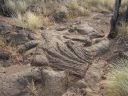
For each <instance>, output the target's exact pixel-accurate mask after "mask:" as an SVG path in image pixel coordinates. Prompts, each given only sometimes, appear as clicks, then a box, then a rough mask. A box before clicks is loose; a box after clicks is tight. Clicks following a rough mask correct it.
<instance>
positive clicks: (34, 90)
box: [27, 80, 38, 96]
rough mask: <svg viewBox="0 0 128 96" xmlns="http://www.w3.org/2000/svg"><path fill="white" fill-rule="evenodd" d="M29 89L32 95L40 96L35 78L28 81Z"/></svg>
mask: <svg viewBox="0 0 128 96" xmlns="http://www.w3.org/2000/svg"><path fill="white" fill-rule="evenodd" d="M27 89H28V93H29V95H30V96H38V92H37V88H36V85H35V82H34V80H32V81H31V82H30V83H28V86H27Z"/></svg>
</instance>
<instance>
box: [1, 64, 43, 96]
mask: <svg viewBox="0 0 128 96" xmlns="http://www.w3.org/2000/svg"><path fill="white" fill-rule="evenodd" d="M26 67H27V66H26ZM21 68H22V67H21ZM21 68H20V70H18V71H19V72H16V73H12V72H10V73H8V72H7V73H6V71H5V72H4V71H3V72H4V73H0V85H1V86H0V95H1V96H30V95H28V94H30V93H29V92H27V90H26V89H27V86H28V84H29V82H31V81H32V80H34V81H39V80H41V78H40V77H41V76H40V73H39V72H38V70H37V69H33V68H31V67H30V68H29V67H28V68H25V67H23V68H24V69H23V70H21ZM3 70H4V69H3ZM13 70H14V69H13ZM15 70H16V69H15Z"/></svg>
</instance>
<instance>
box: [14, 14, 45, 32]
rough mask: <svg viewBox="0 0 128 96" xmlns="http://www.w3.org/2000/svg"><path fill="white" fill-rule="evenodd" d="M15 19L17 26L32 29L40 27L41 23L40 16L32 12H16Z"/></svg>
mask: <svg viewBox="0 0 128 96" xmlns="http://www.w3.org/2000/svg"><path fill="white" fill-rule="evenodd" d="M15 21H16V24H17V25H18V26H21V27H23V28H29V29H32V30H33V29H37V28H40V27H42V24H43V23H42V20H41V17H40V16H38V15H36V14H34V13H32V12H27V13H26V14H23V15H22V14H18V16H17V18H15Z"/></svg>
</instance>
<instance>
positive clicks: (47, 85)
mask: <svg viewBox="0 0 128 96" xmlns="http://www.w3.org/2000/svg"><path fill="white" fill-rule="evenodd" d="M42 78H43V86H44V89H43V94H44V95H43V96H61V95H62V94H63V93H65V91H66V87H67V86H66V84H67V83H66V82H67V77H66V73H65V72H64V71H54V70H52V69H44V70H42Z"/></svg>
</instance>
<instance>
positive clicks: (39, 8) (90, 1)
mask: <svg viewBox="0 0 128 96" xmlns="http://www.w3.org/2000/svg"><path fill="white" fill-rule="evenodd" d="M126 2H127V0H124V1H123V3H122V6H123V7H124V8H125V4H126ZM114 3H115V0H6V5H7V6H8V7H9V8H10V9H12V10H13V11H14V12H15V13H16V14H13V15H14V16H15V18H16V23H18V24H17V25H19V26H22V27H25V28H30V29H35V28H39V27H41V26H46V25H49V22H50V20H49V17H50V16H52V15H53V14H55V13H56V12H64V14H65V16H66V18H74V17H78V16H87V15H89V13H90V12H92V11H98V12H111V11H112V10H113V7H114ZM124 8H122V10H123V9H124ZM30 15H31V16H30ZM41 16H42V17H43V18H40V17H41Z"/></svg>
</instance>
